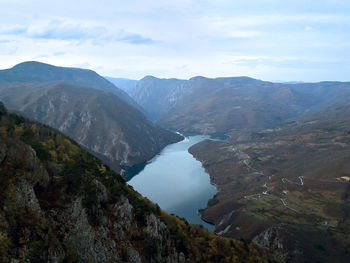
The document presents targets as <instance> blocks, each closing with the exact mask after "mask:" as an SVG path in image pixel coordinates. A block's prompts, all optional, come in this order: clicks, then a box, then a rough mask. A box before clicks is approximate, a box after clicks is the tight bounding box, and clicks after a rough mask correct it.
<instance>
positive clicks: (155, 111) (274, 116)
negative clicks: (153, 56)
mask: <svg viewBox="0 0 350 263" xmlns="http://www.w3.org/2000/svg"><path fill="white" fill-rule="evenodd" d="M129 95H130V96H131V97H132V98H133V99H134V100H135V101H136V102H137V103H139V104H140V105H141V107H143V108H144V109H145V110H146V111H147V112H148V113H149V114H150V115H151V116H152V119H153V120H156V121H158V123H159V124H160V125H161V126H163V127H167V128H169V129H173V130H180V131H187V132H198V133H225V132H228V131H230V130H234V129H250V130H254V129H262V128H267V127H271V126H274V125H278V124H281V123H283V122H285V121H289V120H292V119H294V118H298V117H300V116H303V115H304V114H307V113H308V112H312V111H313V112H316V111H319V110H323V109H326V108H327V107H331V106H332V105H335V104H338V105H344V103H346V102H347V101H349V99H350V83H342V82H320V83H296V84H283V83H272V82H267V81H261V80H257V79H252V78H248V77H232V78H215V79H210V78H205V77H194V78H191V79H189V80H178V79H158V78H155V77H152V76H147V77H145V78H144V79H141V80H140V81H138V83H137V84H136V87H135V88H134V89H133V90H131V91H129Z"/></svg>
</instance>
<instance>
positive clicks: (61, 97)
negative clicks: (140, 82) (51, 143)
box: [0, 62, 181, 169]
mask: <svg viewBox="0 0 350 263" xmlns="http://www.w3.org/2000/svg"><path fill="white" fill-rule="evenodd" d="M0 99H1V100H3V101H4V103H5V104H6V106H7V107H9V108H10V109H15V110H18V111H21V112H23V113H24V114H25V115H26V116H28V117H30V118H32V119H34V120H37V121H39V122H42V123H44V124H47V125H50V126H51V127H54V128H56V129H58V130H60V131H62V132H63V133H65V134H66V135H68V136H70V137H71V138H72V139H74V140H76V141H77V142H78V143H79V144H80V145H82V146H84V147H86V149H88V150H89V151H90V152H92V153H94V154H96V155H97V156H99V157H100V158H102V159H103V160H105V161H106V162H107V163H108V164H109V165H111V166H112V167H113V168H116V169H120V167H119V166H120V165H126V166H132V165H135V164H138V163H142V162H145V161H147V160H149V159H151V158H152V157H153V156H154V155H155V154H157V153H158V152H159V151H160V150H161V149H162V148H163V147H165V146H166V145H167V144H169V143H173V142H176V141H178V140H181V137H180V136H179V135H177V134H173V133H171V132H168V131H166V130H164V129H162V128H159V127H157V126H155V125H154V124H152V123H151V122H150V121H149V120H147V118H146V117H145V116H144V115H143V114H142V113H141V112H140V111H139V110H138V109H136V108H135V107H133V105H134V104H135V102H134V101H133V100H132V99H131V98H130V97H129V96H128V95H127V94H126V93H125V92H123V91H122V90H120V89H118V88H117V87H115V86H114V85H113V84H111V83H110V82H108V81H107V80H105V79H104V78H102V77H101V76H99V75H98V74H97V73H95V72H93V71H90V70H83V69H74V68H62V67H55V66H51V65H47V64H43V63H38V62H26V63H22V64H19V65H17V66H15V67H13V68H11V69H8V70H2V71H0Z"/></svg>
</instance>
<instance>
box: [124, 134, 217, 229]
mask: <svg viewBox="0 0 350 263" xmlns="http://www.w3.org/2000/svg"><path fill="white" fill-rule="evenodd" d="M209 138H210V137H209V136H207V135H195V136H189V137H186V138H185V139H184V140H183V141H181V142H178V143H174V144H171V145H168V146H167V147H165V148H164V149H163V151H161V152H160V154H159V155H157V156H156V157H154V158H153V159H152V160H151V161H150V162H149V163H148V164H147V165H146V166H145V168H144V169H143V170H142V171H141V172H139V173H138V174H137V175H136V176H134V177H133V178H132V179H131V180H130V181H128V184H129V185H131V186H133V187H134V189H135V190H136V191H138V192H139V193H141V194H142V195H144V196H146V197H148V198H149V199H150V200H151V201H153V202H154V203H157V204H158V205H159V206H160V207H161V208H162V209H163V210H165V211H167V212H168V213H173V214H175V215H178V216H180V217H184V218H186V220H187V221H188V222H189V223H192V224H199V225H203V226H204V227H206V228H208V229H209V230H211V231H213V230H214V227H213V226H212V225H210V224H207V223H206V222H204V221H203V220H202V219H201V218H200V216H199V215H198V213H197V211H198V210H199V209H201V208H205V207H206V205H207V201H208V200H209V199H210V198H212V197H213V196H214V194H215V193H216V192H217V190H216V188H215V186H213V185H211V184H210V179H209V175H208V174H207V173H206V172H205V170H204V168H203V167H202V164H201V163H200V162H199V161H197V160H196V159H195V158H194V157H193V156H192V155H191V154H190V153H189V152H188V148H190V147H191V146H192V145H194V144H196V143H198V142H200V141H202V140H205V139H209Z"/></svg>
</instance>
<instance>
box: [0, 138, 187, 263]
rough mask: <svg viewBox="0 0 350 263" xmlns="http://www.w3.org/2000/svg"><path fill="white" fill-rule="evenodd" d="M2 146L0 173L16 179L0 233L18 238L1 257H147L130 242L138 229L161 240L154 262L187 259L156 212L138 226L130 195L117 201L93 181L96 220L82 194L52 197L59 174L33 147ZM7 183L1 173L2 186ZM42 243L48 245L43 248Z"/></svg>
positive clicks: (71, 259) (117, 259) (47, 259)
mask: <svg viewBox="0 0 350 263" xmlns="http://www.w3.org/2000/svg"><path fill="white" fill-rule="evenodd" d="M1 149H2V151H1V152H2V156H4V157H2V159H3V162H2V164H1V165H0V174H1V176H2V177H4V176H5V177H6V176H11V178H10V179H11V181H12V183H13V184H12V185H11V186H10V185H9V186H7V187H6V188H5V190H6V191H5V193H7V194H6V195H5V196H6V198H7V202H5V205H4V206H2V207H0V219H1V226H2V228H1V229H0V235H1V236H5V237H9V236H11V235H17V236H18V237H20V239H19V240H18V242H19V243H18V244H17V245H18V247H17V248H16V249H14V250H12V253H11V254H9V255H8V256H6V257H2V262H19V261H25V260H26V259H28V257H29V258H30V257H32V258H33V259H34V258H35V260H39V261H41V262H63V261H65V260H68V262H88V261H89V260H95V261H96V262H143V260H144V259H145V254H140V253H142V250H140V248H139V247H137V246H135V244H133V242H132V237H133V236H140V235H139V233H141V236H142V235H143V236H145V237H146V238H148V237H149V238H154V239H155V240H157V242H158V241H159V244H161V245H159V246H157V249H156V250H155V251H152V253H153V254H152V258H153V259H154V260H155V261H156V262H169V263H170V262H184V255H183V254H181V253H179V252H177V250H176V249H175V248H174V247H173V242H172V241H171V239H170V235H169V231H168V230H167V227H166V226H165V224H164V223H162V222H161V221H160V220H159V219H158V218H157V217H156V216H155V215H154V214H149V215H148V216H147V219H146V225H145V226H144V227H140V226H139V225H138V224H137V223H136V220H135V218H134V207H133V206H132V205H131V204H130V203H129V200H128V199H127V198H126V197H124V196H121V197H120V198H119V200H118V201H117V202H111V199H110V196H109V194H108V192H107V189H106V188H105V186H104V185H103V184H101V183H100V182H98V181H95V185H96V186H97V189H98V195H97V197H98V198H97V203H98V209H100V212H101V218H100V223H99V224H97V225H95V224H93V223H91V220H90V219H89V216H88V214H87V212H86V208H85V207H84V206H83V199H84V196H81V195H76V194H70V195H69V194H64V192H61V193H62V195H61V196H57V200H55V201H54V202H52V200H50V199H52V196H48V195H47V193H50V192H51V193H52V191H53V187H59V185H60V184H59V182H57V180H60V179H59V178H57V177H56V178H54V177H51V176H50V175H49V173H48V172H47V171H46V170H45V168H44V167H43V166H42V165H41V163H40V161H39V160H38V158H37V157H36V153H35V151H34V150H33V149H32V148H30V147H29V146H27V145H24V144H22V143H20V142H18V141H11V146H10V145H6V144H4V143H2V144H1ZM4 159H5V160H4ZM14 165H17V168H16V169H13V168H14ZM6 183H7V182H6V181H5V179H4V178H3V179H2V180H1V186H2V187H4V186H5V184H6ZM9 188H10V190H9ZM8 191H11V192H12V194H11V195H10V194H8ZM9 198H10V200H9ZM102 206H103V208H102ZM11 213H14V214H15V215H16V216H17V217H19V218H16V220H17V221H16V222H11V216H9V214H11ZM19 215H21V216H23V217H24V218H20V216H19ZM145 216H146V215H145ZM6 225H7V226H8V228H6V227H4V226H6ZM15 226H16V227H15ZM13 227H14V228H15V229H16V230H14V229H13ZM13 231H18V232H17V233H14V232H13ZM142 233H143V234H142ZM37 246H38V247H37ZM41 246H43V247H45V251H44V252H43V251H42V250H41V249H42V248H43V247H41ZM35 249H40V250H41V253H39V252H38V251H35ZM164 254H167V256H164ZM0 258H1V256H0ZM153 259H152V260H153ZM152 260H150V261H152Z"/></svg>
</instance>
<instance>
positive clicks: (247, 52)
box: [0, 0, 350, 82]
mask: <svg viewBox="0 0 350 263" xmlns="http://www.w3.org/2000/svg"><path fill="white" fill-rule="evenodd" d="M31 60H35V61H41V62H45V63H49V64H53V65H57V66H69V67H81V68H88V69H92V70H95V71H97V72H98V73H99V74H100V75H103V76H111V77H123V78H131V79H141V78H142V77H144V76H146V75H153V76H156V77H160V78H171V77H174V78H184V79H188V78H191V77H194V76H198V75H201V76H206V77H228V76H232V77H233V76H249V77H254V78H258V79H263V80H270V81H309V82H315V81H323V80H339V81H349V80H350V63H349V61H350V1H349V0H318V1H315V0H308V1H306V0H305V1H301V0H293V1H290V0H244V1H243V0H240V1H237V0H211V1H209V0H197V1H195V0H172V1H167V0H146V1H145V0H143V1H141V0H122V1H120V0H98V1H96V0H84V1H83V0H70V1H67V0H60V1H56V0H51V1H47V0H31V1H27V0H0V68H1V69H5V68H10V67H12V66H14V65H15V64H18V63H20V62H23V61H31Z"/></svg>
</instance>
